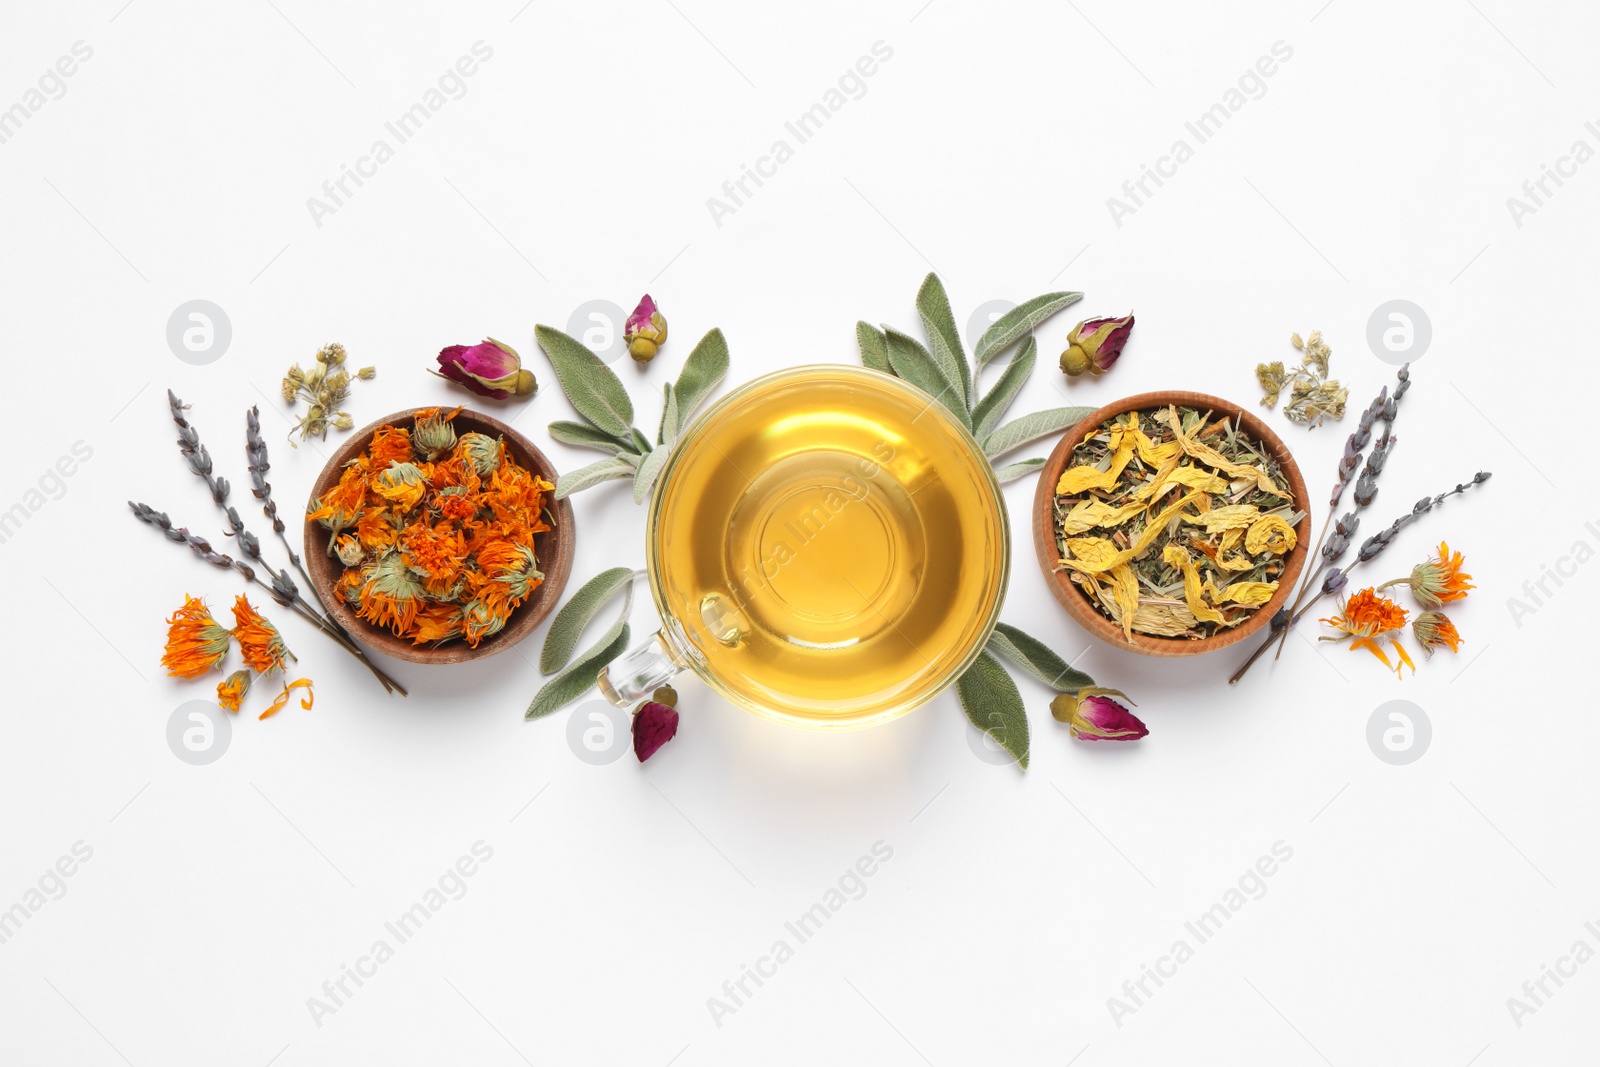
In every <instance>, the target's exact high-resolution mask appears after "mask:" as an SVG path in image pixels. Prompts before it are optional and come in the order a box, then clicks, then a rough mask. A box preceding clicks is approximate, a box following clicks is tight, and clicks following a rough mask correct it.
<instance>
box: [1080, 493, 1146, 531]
mask: <svg viewBox="0 0 1600 1067" xmlns="http://www.w3.org/2000/svg"><path fill="white" fill-rule="evenodd" d="M1143 508H1144V504H1143V502H1135V503H1133V504H1126V505H1124V506H1122V507H1120V508H1119V507H1113V506H1112V505H1110V504H1107V503H1106V502H1105V501H1104V500H1095V499H1090V500H1083V501H1079V502H1078V503H1077V504H1076V505H1074V506H1073V508H1072V510H1071V511H1069V512H1067V513H1066V515H1064V516H1062V518H1061V532H1062V533H1064V534H1066V535H1067V536H1069V537H1071V536H1073V535H1074V534H1081V533H1086V532H1088V531H1089V530H1092V529H1094V528H1095V527H1097V526H1115V525H1117V524H1118V523H1120V522H1122V521H1123V520H1124V519H1127V518H1129V517H1131V516H1133V515H1136V514H1138V513H1139V512H1140V511H1141V510H1143Z"/></svg>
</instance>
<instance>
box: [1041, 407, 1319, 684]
mask: <svg viewBox="0 0 1600 1067" xmlns="http://www.w3.org/2000/svg"><path fill="white" fill-rule="evenodd" d="M1168 404H1174V405H1176V406H1178V407H1189V408H1195V409H1197V410H1199V411H1202V412H1205V411H1209V412H1211V414H1212V415H1213V416H1217V415H1226V416H1227V417H1228V418H1230V419H1237V420H1239V426H1240V428H1241V429H1243V430H1244V432H1245V433H1246V434H1248V435H1249V436H1250V437H1251V438H1253V439H1254V440H1256V441H1259V442H1260V443H1261V445H1262V447H1264V448H1265V449H1267V451H1269V452H1271V453H1272V457H1273V458H1274V459H1276V460H1277V461H1278V463H1279V464H1280V465H1281V466H1282V468H1283V476H1284V479H1285V481H1287V482H1288V483H1289V484H1288V487H1287V488H1288V490H1289V491H1290V492H1291V493H1293V494H1294V502H1293V503H1294V506H1295V507H1296V508H1297V509H1299V510H1301V511H1305V512H1307V515H1306V517H1305V518H1303V519H1301V520H1300V524H1299V525H1298V526H1296V527H1295V546H1294V548H1292V549H1291V550H1290V551H1289V555H1288V558H1287V559H1286V560H1285V561H1284V567H1283V574H1282V575H1281V576H1280V578H1279V579H1278V591H1277V592H1276V593H1275V594H1273V597H1272V599H1271V600H1269V601H1268V602H1267V603H1266V604H1264V605H1263V606H1262V607H1260V608H1259V609H1257V610H1256V612H1255V613H1254V614H1253V615H1251V616H1250V618H1249V619H1247V620H1246V621H1244V622H1242V623H1240V624H1239V625H1238V626H1235V627H1233V628H1232V629H1230V630H1221V631H1219V632H1217V633H1215V634H1212V635H1211V636H1210V637H1205V638H1200V639H1198V640H1194V639H1190V638H1184V637H1158V636H1154V635H1151V634H1141V633H1136V634H1134V635H1133V641H1132V642H1131V643H1130V642H1129V641H1128V639H1127V638H1126V637H1124V636H1123V633H1122V627H1121V626H1119V625H1118V624H1117V623H1115V622H1113V621H1112V620H1111V619H1110V618H1109V617H1108V616H1106V615H1105V614H1103V613H1102V612H1101V611H1100V608H1099V607H1098V606H1096V605H1095V604H1093V603H1091V602H1090V600H1089V598H1088V596H1087V595H1085V594H1084V592H1083V591H1082V590H1081V589H1079V588H1078V586H1077V585H1076V584H1075V583H1074V582H1073V581H1072V579H1071V578H1070V577H1069V576H1068V574H1067V572H1066V570H1065V569H1064V568H1063V567H1062V566H1061V564H1060V559H1061V552H1060V549H1059V548H1058V547H1057V546H1056V515H1055V496H1056V483H1057V482H1058V481H1060V480H1061V472H1062V471H1064V470H1066V468H1067V464H1068V463H1069V462H1070V461H1071V459H1072V453H1073V450H1074V449H1076V448H1077V447H1078V445H1079V444H1081V443H1082V442H1083V439H1084V438H1085V437H1087V436H1089V435H1090V434H1092V433H1094V432H1096V431H1097V430H1099V429H1100V427H1101V426H1103V425H1105V424H1106V422H1108V421H1109V420H1111V419H1113V418H1116V417H1117V416H1118V415H1125V414H1127V413H1128V412H1130V411H1143V410H1145V409H1147V408H1159V407H1166V406H1167V405H1168ZM1309 513H1310V508H1309V507H1308V506H1307V501H1306V483H1305V479H1304V478H1302V477H1301V476H1300V468H1299V467H1298V466H1296V465H1295V462H1294V457H1293V456H1291V455H1290V454H1289V448H1288V446H1287V445H1285V444H1284V443H1283V442H1282V441H1281V440H1279V438H1278V435H1277V434H1275V433H1273V432H1272V430H1270V429H1269V428H1268V427H1267V424H1266V423H1264V422H1262V421H1261V420H1260V419H1258V418H1256V416H1255V415H1254V414H1252V413H1251V412H1249V411H1246V410H1244V409H1243V408H1241V407H1240V406H1239V405H1237V404H1234V403H1232V402H1230V401H1227V400H1223V399H1221V398H1220V397H1215V396H1208V395H1207V394H1205V393H1189V392H1183V391H1180V390H1170V391H1166V392H1159V393H1140V394H1138V395H1137V396H1130V397H1126V398H1124V399H1122V400H1118V401H1116V402H1115V403H1112V404H1107V405H1106V406H1105V407H1103V408H1101V409H1100V410H1099V411H1096V412H1095V413H1094V414H1092V415H1090V416H1088V417H1087V418H1085V419H1084V420H1083V421H1082V422H1080V423H1078V424H1077V425H1076V426H1074V427H1073V428H1072V429H1070V430H1068V431H1067V432H1066V435H1065V436H1063V437H1062V438H1061V441H1060V443H1058V444H1057V445H1056V447H1055V451H1053V452H1051V453H1050V458H1049V459H1048V460H1046V461H1045V465H1044V469H1043V470H1041V471H1040V472H1039V486H1038V488H1037V490H1035V492H1034V498H1033V546H1034V550H1035V551H1036V552H1037V553H1038V556H1039V567H1040V569H1041V570H1043V571H1044V577H1045V583H1046V584H1047V585H1049V587H1050V592H1051V593H1052V594H1054V595H1055V598H1056V600H1057V601H1059V602H1060V604H1061V606H1062V607H1064V608H1066V609H1067V614H1068V615H1071V616H1072V617H1073V619H1074V620H1076V621H1077V622H1078V624H1079V625H1081V626H1082V627H1083V628H1084V629H1086V630H1088V631H1089V632H1090V633H1092V634H1094V635H1095V636H1096V637H1098V638H1100V639H1101V640H1102V641H1105V642H1107V643H1109V644H1112V645H1115V646H1117V647H1118V648H1124V649H1128V650H1130V651H1133V652H1142V653H1144V654H1145V655H1147V656H1194V655H1198V654H1199V653H1202V652H1214V651H1216V650H1217V649H1219V648H1227V647H1228V646H1229V645H1232V644H1235V643H1237V642H1239V641H1243V640H1244V639H1245V638H1246V637H1249V636H1250V635H1251V634H1253V633H1255V632H1256V631H1257V630H1259V629H1261V628H1262V627H1263V626H1265V625H1267V623H1268V622H1269V621H1270V620H1271V618H1272V616H1273V615H1274V614H1276V613H1277V610H1278V609H1279V608H1280V607H1282V606H1283V604H1284V602H1285V601H1286V600H1288V599H1289V594H1290V592H1291V591H1292V590H1293V588H1294V584H1295V581H1296V580H1297V579H1298V578H1299V577H1300V572H1301V570H1302V569H1304V567H1305V564H1306V553H1307V552H1308V551H1310V537H1311V517H1310V514H1309Z"/></svg>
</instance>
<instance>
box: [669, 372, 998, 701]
mask: <svg viewBox="0 0 1600 1067" xmlns="http://www.w3.org/2000/svg"><path fill="white" fill-rule="evenodd" d="M824 377H827V378H834V379H840V378H842V379H850V378H855V379H860V380H862V381H866V382H870V383H872V384H873V385H875V386H886V387H888V388H890V389H893V390H899V391H901V392H904V393H907V394H910V395H913V396H915V397H917V398H919V399H926V400H927V401H928V407H927V408H926V409H925V412H924V415H923V416H918V417H919V418H921V417H925V416H928V415H931V416H933V417H935V418H937V419H939V420H940V422H941V423H942V424H943V425H944V426H945V427H947V428H948V429H950V430H951V431H952V432H954V434H955V435H956V436H957V437H958V438H959V439H960V440H961V441H962V442H963V443H964V444H965V445H966V446H967V447H968V448H970V449H971V450H972V454H973V455H974V456H976V457H978V459H979V460H980V461H981V462H980V464H979V466H980V467H981V468H982V470H983V477H984V482H985V484H986V485H987V487H988V490H989V495H990V498H991V499H992V500H993V502H994V506H995V509H996V511H997V514H998V516H999V519H1000V571H999V575H998V586H999V588H998V590H997V591H996V593H995V596H994V598H993V603H992V604H991V605H990V609H989V613H988V617H987V618H986V619H984V621H983V625H982V627H981V628H980V629H979V631H978V637H977V639H975V640H974V641H973V642H972V647H971V648H969V649H967V651H966V654H965V655H964V656H962V657H961V659H960V660H959V661H957V662H956V663H955V664H954V665H953V666H952V667H951V668H950V669H949V670H947V671H946V672H944V675H943V676H942V677H939V678H937V679H936V682H935V683H934V684H930V685H928V686H925V687H924V688H923V690H922V691H921V692H919V693H918V694H917V695H915V696H914V697H911V698H908V699H906V700H903V701H901V702H900V703H899V704H897V705H895V706H894V707H891V708H888V709H886V710H884V711H880V712H877V713H875V714H872V715H863V716H856V717H852V718H845V719H842V720H841V721H837V722H830V721H828V720H825V719H812V718H801V717H799V716H796V715H792V714H789V713H788V712H785V711H782V710H780V709H777V708H772V707H768V706H766V705H764V704H761V703H759V702H758V701H754V700H752V699H750V698H749V697H747V696H745V695H744V694H743V693H740V692H738V691H736V690H734V689H732V688H730V687H729V686H728V685H727V684H726V683H725V682H724V681H723V680H722V679H720V678H718V677H716V676H715V675H713V674H712V673H711V672H710V671H709V670H707V669H706V668H705V665H704V663H703V662H701V661H700V659H699V654H698V650H697V649H695V647H694V645H693V643H692V642H691V641H689V640H688V638H687V636H685V635H684V634H683V633H682V622H681V621H680V620H679V619H677V618H676V616H675V615H673V614H672V613H670V612H669V611H668V610H667V605H666V601H665V598H664V597H663V595H662V590H661V580H660V567H659V564H658V561H657V559H656V551H655V544H656V536H655V535H656V526H657V524H658V522H659V521H660V518H661V509H662V507H663V506H664V502H665V501H666V499H667V497H668V494H669V493H670V491H671V486H672V480H673V476H674V474H675V473H676V471H677V468H678V462H679V460H680V459H682V457H683V456H684V455H685V454H687V453H688V451H689V446H690V445H691V444H692V443H693V442H694V441H695V440H696V439H697V438H698V437H700V436H701V435H702V434H704V433H705V432H706V429H707V427H710V426H712V425H714V423H715V421H716V417H717V416H718V415H720V414H722V412H724V411H726V410H727V409H728V408H730V407H732V406H733V405H735V404H737V403H738V402H739V401H740V400H741V399H743V398H744V397H746V396H748V395H749V394H750V393H752V392H755V391H756V390H758V389H762V388H765V387H767V386H769V385H771V384H773V383H774V382H780V381H786V380H789V379H795V378H824ZM644 560H645V575H646V577H647V578H648V579H649V582H650V599H651V601H652V602H653V603H654V604H655V608H656V614H657V615H658V616H660V618H661V633H662V635H663V636H664V637H665V638H666V639H667V641H668V644H669V646H670V647H671V648H672V650H673V651H674V652H675V653H676V654H677V655H678V656H679V657H681V659H682V662H683V666H684V667H685V668H686V669H688V670H691V671H693V672H694V674H695V675H696V676H697V677H699V678H700V680H701V681H703V682H705V683H706V685H707V686H709V687H710V688H711V689H712V690H713V691H714V692H716V693H718V694H719V695H720V696H722V697H723V698H725V699H726V700H728V701H729V702H730V703H732V704H733V705H735V706H736V707H739V708H742V709H744V710H745V711H748V712H750V713H751V714H754V715H757V716H760V717H761V718H764V719H769V720H772V721H775V722H781V723H783V724H785V725H787V726H799V727H804V728H807V729H816V730H830V731H834V730H859V729H865V728H866V727H869V726H877V725H880V724H882V723H886V722H889V721H890V720H892V719H897V718H899V717H900V716H902V715H905V714H908V713H909V712H912V711H915V710H916V709H917V708H919V707H921V706H922V705H924V704H926V703H928V702H929V701H930V700H932V699H933V698H934V697H936V696H938V695H939V694H940V693H942V692H944V691H945V690H946V689H948V688H949V687H950V685H951V683H953V682H954V681H955V680H956V679H957V678H960V677H961V675H963V674H964V673H966V671H967V668H969V667H971V666H972V664H973V663H974V662H976V661H977V659H978V657H979V656H980V655H981V654H982V653H983V650H984V648H985V647H986V646H987V645H988V643H989V637H990V635H991V634H993V633H994V627H995V624H996V623H997V622H999V621H1000V611H1001V609H1002V608H1003V607H1004V606H1005V600H1006V592H1007V590H1008V589H1009V588H1010V585H1011V516H1010V514H1009V513H1008V512H1007V510H1006V500H1005V495H1004V494H1003V493H1002V492H1001V489H1000V482H999V480H998V479H996V478H995V476H994V466H993V464H991V463H990V462H989V457H988V456H986V455H985V454H984V451H983V446H982V445H981V444H979V443H978V439H977V438H976V437H974V436H973V435H972V431H971V430H969V429H967V428H966V427H965V426H963V425H962V424H961V423H960V422H959V421H958V420H957V419H956V418H955V416H954V415H952V414H951V413H950V412H949V411H948V410H947V409H946V408H945V406H944V405H943V404H941V403H940V402H939V401H938V399H937V398H935V397H932V396H930V395H929V394H928V393H926V392H924V391H923V390H922V389H920V388H918V387H917V386H914V385H912V384H911V383H909V382H907V381H905V380H904V379H902V378H897V377H895V376H894V375H892V374H885V373H884V372H882V371H877V370H873V369H872V368H870V367H857V366H853V365H851V364H848V363H807V364H803V365H801V366H798V367H789V368H787V369H784V370H779V371H773V372H771V373H769V374H763V375H762V376H761V377H759V378H754V379H751V380H750V381H748V382H746V383H745V384H744V385H741V386H739V387H738V388H737V389H735V390H733V391H732V392H730V393H727V394H726V395H724V396H723V397H722V398H721V399H720V400H718V401H717V402H716V403H715V404H713V405H711V407H709V408H707V409H706V410H705V411H703V412H701V413H700V415H698V416H697V417H696V418H695V419H694V421H693V422H691V423H690V424H689V427H688V428H687V429H686V430H685V431H684V433H683V434H682V435H681V436H680V437H679V438H678V441H677V443H676V444H675V445H674V447H673V449H672V453H671V455H669V456H668V457H667V462H666V466H665V467H663V468H662V470H661V476H660V478H658V479H657V480H656V485H655V491H654V492H653V493H652V494H651V500H650V511H649V514H648V518H647V519H646V522H645V542H644Z"/></svg>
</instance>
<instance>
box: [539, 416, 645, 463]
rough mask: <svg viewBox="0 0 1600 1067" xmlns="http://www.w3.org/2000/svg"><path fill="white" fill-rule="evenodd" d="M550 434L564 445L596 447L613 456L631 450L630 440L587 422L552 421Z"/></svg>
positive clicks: (631, 443)
mask: <svg viewBox="0 0 1600 1067" xmlns="http://www.w3.org/2000/svg"><path fill="white" fill-rule="evenodd" d="M550 436H551V437H554V438H555V439H556V440H557V441H560V442H561V443H562V444H564V445H576V446H578V447H579V448H598V449H599V450H600V451H602V452H610V453H611V454H612V455H613V456H616V455H621V454H622V453H623V452H632V451H633V441H632V440H629V439H627V438H622V437H615V436H613V435H611V434H608V433H606V432H605V431H604V430H602V429H600V428H599V427H596V426H591V425H590V424H589V423H587V422H552V423H551V424H550Z"/></svg>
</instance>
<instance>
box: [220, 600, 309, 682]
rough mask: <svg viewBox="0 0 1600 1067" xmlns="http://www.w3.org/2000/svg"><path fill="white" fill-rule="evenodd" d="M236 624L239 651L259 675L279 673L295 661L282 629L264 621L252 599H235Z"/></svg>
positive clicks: (234, 631) (234, 615) (234, 629)
mask: <svg viewBox="0 0 1600 1067" xmlns="http://www.w3.org/2000/svg"><path fill="white" fill-rule="evenodd" d="M233 622H234V626H233V636H234V638H235V639H237V640H238V642H239V651H240V652H242V653H243V654H244V661H245V663H246V664H247V665H248V666H249V667H250V669H251V670H253V671H255V672H256V673H257V674H267V673H268V672H270V671H275V670H278V669H279V668H281V667H282V666H283V665H284V663H285V662H286V661H288V660H292V659H294V658H295V656H294V653H293V652H290V651H289V646H288V645H286V644H284V643H283V635H282V634H280V633H278V628H277V627H276V626H274V625H272V624H271V623H270V622H268V621H267V620H266V619H264V618H262V617H261V614H260V613H259V612H258V611H256V609H255V607H254V606H253V605H252V604H251V603H250V599H249V598H248V597H245V596H239V597H236V598H235V599H234V601H233Z"/></svg>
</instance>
